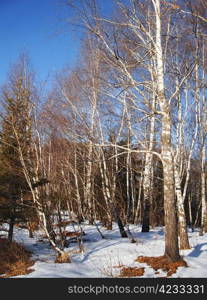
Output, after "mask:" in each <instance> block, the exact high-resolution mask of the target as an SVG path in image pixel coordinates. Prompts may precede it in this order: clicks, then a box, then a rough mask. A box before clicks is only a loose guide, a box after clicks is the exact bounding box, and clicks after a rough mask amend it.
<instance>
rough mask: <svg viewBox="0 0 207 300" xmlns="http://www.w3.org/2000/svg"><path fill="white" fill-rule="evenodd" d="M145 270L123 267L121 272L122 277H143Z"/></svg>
mask: <svg viewBox="0 0 207 300" xmlns="http://www.w3.org/2000/svg"><path fill="white" fill-rule="evenodd" d="M143 274H144V268H137V267H123V268H122V269H121V272H120V277H138V276H143Z"/></svg>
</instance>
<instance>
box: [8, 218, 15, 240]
mask: <svg viewBox="0 0 207 300" xmlns="http://www.w3.org/2000/svg"><path fill="white" fill-rule="evenodd" d="M14 224H15V216H11V218H10V222H9V231H8V240H9V242H10V243H11V242H12V240H13V233H14Z"/></svg>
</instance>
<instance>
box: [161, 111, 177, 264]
mask: <svg viewBox="0 0 207 300" xmlns="http://www.w3.org/2000/svg"><path fill="white" fill-rule="evenodd" d="M170 129H171V128H170V115H169V113H166V114H164V116H163V120H162V160H163V177H164V213H165V218H164V219H165V254H164V255H165V256H166V257H167V258H168V259H169V260H170V261H178V260H180V259H181V258H180V255H179V248H178V232H177V216H176V200H175V188H174V170H173V157H172V153H171V130H170Z"/></svg>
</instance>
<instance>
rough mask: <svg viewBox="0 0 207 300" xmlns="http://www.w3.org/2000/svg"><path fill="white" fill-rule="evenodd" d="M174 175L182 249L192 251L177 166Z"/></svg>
mask: <svg viewBox="0 0 207 300" xmlns="http://www.w3.org/2000/svg"><path fill="white" fill-rule="evenodd" d="M174 174H175V190H176V196H177V208H178V226H179V236H180V249H190V244H189V239H188V233H187V225H186V216H185V210H184V199H183V195H182V191H181V183H180V177H179V174H178V170H177V166H175V170H174Z"/></svg>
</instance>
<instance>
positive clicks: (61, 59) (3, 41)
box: [0, 0, 113, 85]
mask: <svg viewBox="0 0 207 300" xmlns="http://www.w3.org/2000/svg"><path fill="white" fill-rule="evenodd" d="M102 1H104V2H102ZM112 2H113V1H112V0H101V1H100V3H101V4H102V6H103V11H104V12H105V13H106V14H107V13H108V12H109V11H110V9H108V8H110V7H111V4H112ZM70 17H73V12H72V11H71V8H69V7H68V6H66V5H65V3H64V0H0V85H2V84H3V83H4V81H5V80H6V78H7V74H8V71H9V67H10V66H11V64H13V63H15V62H16V60H17V58H18V56H19V54H20V53H22V52H26V53H28V55H29V57H30V58H31V63H32V66H33V68H34V70H35V72H36V76H37V79H39V80H48V81H49V80H50V79H51V78H52V76H53V74H54V73H55V71H58V70H61V69H62V68H63V67H65V66H66V65H68V66H69V67H70V68H72V67H74V66H75V64H76V62H77V61H78V53H79V48H80V38H79V35H78V34H77V32H75V31H74V29H72V28H71V26H69V25H66V24H67V22H66V20H67V19H69V18H70Z"/></svg>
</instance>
